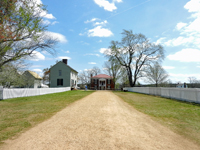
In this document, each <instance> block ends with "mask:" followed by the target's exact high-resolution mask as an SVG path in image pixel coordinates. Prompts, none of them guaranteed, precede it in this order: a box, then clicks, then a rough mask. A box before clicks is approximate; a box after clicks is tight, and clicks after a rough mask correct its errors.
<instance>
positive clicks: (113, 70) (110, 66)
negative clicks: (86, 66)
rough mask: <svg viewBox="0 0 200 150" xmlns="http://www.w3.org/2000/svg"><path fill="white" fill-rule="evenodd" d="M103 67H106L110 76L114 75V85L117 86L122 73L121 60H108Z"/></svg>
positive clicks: (106, 71) (105, 69)
mask: <svg viewBox="0 0 200 150" xmlns="http://www.w3.org/2000/svg"><path fill="white" fill-rule="evenodd" d="M103 67H104V72H105V73H106V74H108V75H109V76H111V77H113V81H114V87H115V84H116V82H117V80H119V78H120V77H121V75H122V69H121V68H122V67H121V65H120V64H119V61H118V60H116V59H112V60H108V61H106V62H104V65H103Z"/></svg>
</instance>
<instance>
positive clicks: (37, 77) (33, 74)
mask: <svg viewBox="0 0 200 150" xmlns="http://www.w3.org/2000/svg"><path fill="white" fill-rule="evenodd" d="M27 72H29V73H30V74H31V75H32V76H33V77H34V78H35V79H41V80H42V78H41V77H40V76H39V75H38V74H37V73H36V72H33V71H30V70H27Z"/></svg>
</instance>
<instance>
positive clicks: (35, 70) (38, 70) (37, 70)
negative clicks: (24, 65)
mask: <svg viewBox="0 0 200 150" xmlns="http://www.w3.org/2000/svg"><path fill="white" fill-rule="evenodd" d="M33 71H34V72H42V70H41V69H33Z"/></svg>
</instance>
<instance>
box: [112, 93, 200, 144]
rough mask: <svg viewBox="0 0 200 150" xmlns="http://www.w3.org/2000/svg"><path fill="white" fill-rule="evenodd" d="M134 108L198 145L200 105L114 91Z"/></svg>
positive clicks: (199, 138)
mask: <svg viewBox="0 0 200 150" xmlns="http://www.w3.org/2000/svg"><path fill="white" fill-rule="evenodd" d="M114 93H115V94H116V95H118V96H119V97H121V98H122V99H123V100H124V101H125V102H127V103H129V104H130V105H132V106H133V107H134V108H136V109H137V110H139V111H140V112H143V113H145V114H147V115H149V116H151V117H152V119H154V120H156V121H158V122H160V123H161V124H163V125H165V126H167V127H169V128H170V129H171V130H173V131H174V132H176V133H178V134H180V135H183V136H185V137H186V138H188V139H190V140H193V141H194V142H196V143H198V144H199V145H200V105H199V104H194V103H186V102H181V101H176V100H171V99H166V98H161V97H156V96H150V95H145V94H137V93H131V92H114Z"/></svg>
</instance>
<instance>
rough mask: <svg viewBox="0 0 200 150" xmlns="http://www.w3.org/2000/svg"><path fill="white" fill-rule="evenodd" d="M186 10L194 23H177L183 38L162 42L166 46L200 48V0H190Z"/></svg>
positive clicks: (177, 28)
mask: <svg viewBox="0 0 200 150" xmlns="http://www.w3.org/2000/svg"><path fill="white" fill-rule="evenodd" d="M184 8H185V9H187V10H188V12H190V13H191V17H190V19H193V21H190V22H188V23H183V22H179V23H177V25H176V27H175V28H176V30H178V31H180V35H181V36H179V37H177V38H173V39H171V40H162V41H161V42H162V44H164V45H166V46H180V45H183V46H192V47H196V48H200V45H199V42H200V28H199V24H200V0H190V1H189V2H188V3H186V5H185V6H184Z"/></svg>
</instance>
